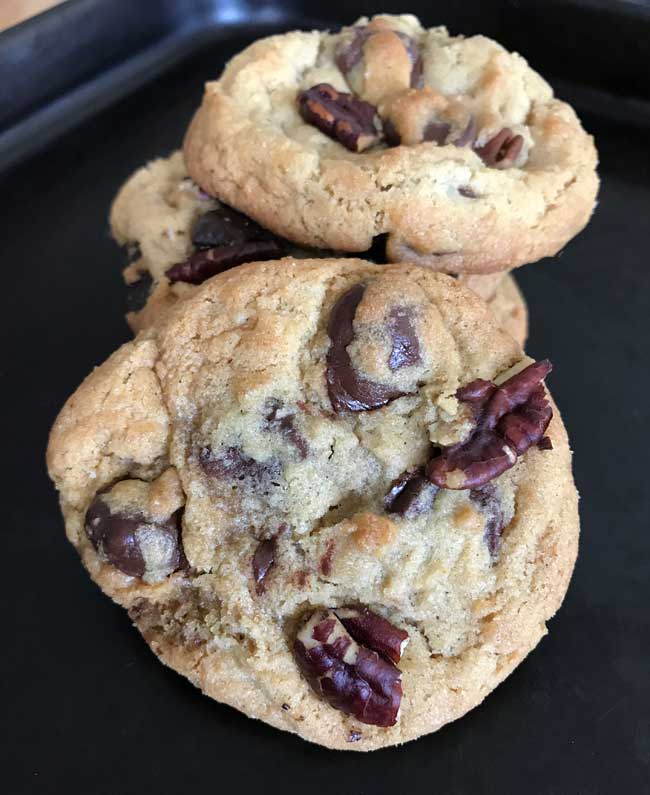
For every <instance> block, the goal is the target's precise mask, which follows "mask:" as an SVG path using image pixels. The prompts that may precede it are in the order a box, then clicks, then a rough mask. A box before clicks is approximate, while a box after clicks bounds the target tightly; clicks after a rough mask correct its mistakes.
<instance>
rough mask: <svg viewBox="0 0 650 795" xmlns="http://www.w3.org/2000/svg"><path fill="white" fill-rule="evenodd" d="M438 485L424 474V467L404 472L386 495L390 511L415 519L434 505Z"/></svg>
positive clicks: (388, 510) (385, 501)
mask: <svg viewBox="0 0 650 795" xmlns="http://www.w3.org/2000/svg"><path fill="white" fill-rule="evenodd" d="M437 493H438V486H436V485H434V484H433V483H431V481H430V480H427V478H426V477H425V476H424V467H419V468H418V469H412V470H410V471H407V472H403V473H402V474H401V475H400V476H399V477H398V478H396V479H395V480H394V481H393V482H392V483H391V485H390V489H389V490H388V493H387V494H386V496H385V497H384V507H385V508H386V511H387V512H388V513H396V514H399V515H400V516H403V517H404V518H405V519H415V517H416V516H420V515H421V514H423V513H426V512H427V511H430V510H431V508H432V507H433V503H434V501H435V499H436V494H437Z"/></svg>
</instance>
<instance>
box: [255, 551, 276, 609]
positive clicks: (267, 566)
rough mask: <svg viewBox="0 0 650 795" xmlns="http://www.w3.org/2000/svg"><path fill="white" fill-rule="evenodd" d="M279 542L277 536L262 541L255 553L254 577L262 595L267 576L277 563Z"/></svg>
mask: <svg viewBox="0 0 650 795" xmlns="http://www.w3.org/2000/svg"><path fill="white" fill-rule="evenodd" d="M276 551H277V542H276V540H275V538H267V539H265V540H264V541H260V543H259V544H258V545H257V549H256V550H255V553H254V555H253V578H254V580H255V590H256V591H257V594H258V595H261V594H263V593H264V591H265V590H266V578H267V576H268V574H269V572H270V571H271V569H272V568H273V566H274V565H275V555H276Z"/></svg>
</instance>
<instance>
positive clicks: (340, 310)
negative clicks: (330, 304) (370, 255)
mask: <svg viewBox="0 0 650 795" xmlns="http://www.w3.org/2000/svg"><path fill="white" fill-rule="evenodd" d="M365 289H366V288H365V285H363V284H355V285H354V287H352V288H350V289H349V290H348V291H347V293H344V294H343V295H342V296H341V298H339V300H338V301H337V302H336V304H335V305H334V308H333V309H332V314H331V315H330V321H329V325H328V329H327V332H328V334H329V337H330V340H331V344H330V347H329V350H328V352H327V373H326V376H327V391H328V394H329V398H330V401H331V403H332V406H333V408H334V411H345V410H347V411H369V410H370V409H377V408H380V407H381V406H385V405H386V403H389V402H390V401H391V400H395V399H396V398H398V397H402V396H403V395H404V394H405V393H404V392H402V391H401V390H399V389H395V388H394V387H390V386H386V385H385V384H378V383H377V382H376V381H371V380H370V379H369V378H365V377H364V376H362V375H360V374H359V373H358V372H357V371H356V370H355V369H354V367H353V366H352V362H351V360H350V354H349V353H348V352H347V347H348V345H349V344H350V343H351V342H352V339H353V337H354V329H353V321H354V315H355V313H356V311H357V307H358V306H359V304H360V303H361V299H362V298H363V294H364V292H365Z"/></svg>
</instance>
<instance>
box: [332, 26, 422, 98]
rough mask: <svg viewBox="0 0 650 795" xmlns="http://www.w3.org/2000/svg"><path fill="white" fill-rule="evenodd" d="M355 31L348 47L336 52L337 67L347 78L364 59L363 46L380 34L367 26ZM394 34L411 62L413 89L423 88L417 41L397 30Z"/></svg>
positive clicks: (420, 58)
mask: <svg viewBox="0 0 650 795" xmlns="http://www.w3.org/2000/svg"><path fill="white" fill-rule="evenodd" d="M384 30H385V29H384ZM353 31H354V35H353V36H352V38H351V39H350V41H349V42H348V43H347V45H345V46H343V47H339V48H338V49H337V51H336V65H337V66H338V68H339V69H340V70H341V71H342V72H343V74H344V75H345V76H346V77H347V75H348V74H349V73H350V72H351V71H352V69H354V67H355V66H356V65H357V64H358V63H359V62H360V61H361V59H362V58H363V45H364V44H365V43H366V41H367V40H368V39H369V38H370V37H371V36H374V35H375V34H376V33H379V32H380V31H379V30H377V29H373V28H368V27H367V26H365V25H364V26H359V27H355V28H353ZM393 32H394V33H395V35H396V36H398V37H399V39H400V41H401V42H402V44H403V45H404V49H405V50H406V52H407V53H408V56H409V58H410V60H411V64H412V68H411V88H421V86H422V70H423V64H422V56H421V55H420V48H419V47H418V44H417V42H416V41H415V39H413V38H411V36H407V35H406V33H402V32H401V31H397V30H395V31H393Z"/></svg>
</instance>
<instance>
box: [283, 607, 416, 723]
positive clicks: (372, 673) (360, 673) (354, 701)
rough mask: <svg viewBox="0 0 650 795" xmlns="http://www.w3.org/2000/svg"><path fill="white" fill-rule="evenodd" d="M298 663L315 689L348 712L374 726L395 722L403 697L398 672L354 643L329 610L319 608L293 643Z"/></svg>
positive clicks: (383, 660) (368, 649)
mask: <svg viewBox="0 0 650 795" xmlns="http://www.w3.org/2000/svg"><path fill="white" fill-rule="evenodd" d="M293 650H294V656H295V659H296V662H297V664H298V667H299V668H300V670H301V672H302V674H303V675H304V676H305V678H306V679H307V681H308V682H309V684H310V685H311V687H312V689H313V690H314V692H315V693H316V694H317V695H319V696H321V697H322V698H323V699H324V700H325V701H327V703H328V704H329V705H330V706H332V707H334V709H338V710H340V711H341V712H344V713H346V714H347V715H352V716H353V717H355V718H357V720H360V721H361V722H362V723H368V724H370V725H373V726H384V727H389V726H394V725H395V723H396V722H397V714H398V712H399V706H400V702H401V700H402V682H401V678H402V677H401V673H400V670H399V669H398V668H397V667H396V666H395V665H394V664H393V663H392V662H391V661H390V660H388V659H385V658H384V657H382V656H381V655H380V654H379V653H378V652H377V651H374V650H372V649H370V648H367V647H365V646H363V645H360V644H359V643H357V642H356V641H355V640H354V638H353V636H352V632H350V631H349V630H347V629H346V628H345V626H344V625H343V623H342V621H341V620H340V619H339V618H338V617H337V615H336V612H335V611H332V610H318V611H316V612H315V613H314V614H313V615H312V616H311V617H310V618H309V620H308V621H307V622H306V623H305V624H304V625H303V627H302V628H301V629H300V630H299V632H298V634H297V636H296V640H295V642H294V647H293Z"/></svg>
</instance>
